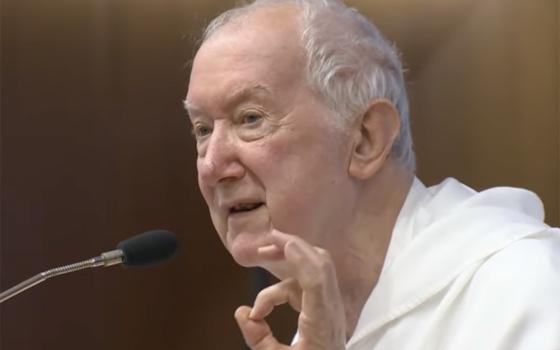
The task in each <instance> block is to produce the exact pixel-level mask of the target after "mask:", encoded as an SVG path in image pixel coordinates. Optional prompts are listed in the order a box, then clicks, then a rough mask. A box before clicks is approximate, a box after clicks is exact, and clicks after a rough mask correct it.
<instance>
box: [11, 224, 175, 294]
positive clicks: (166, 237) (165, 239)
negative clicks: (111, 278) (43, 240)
mask: <svg viewBox="0 0 560 350" xmlns="http://www.w3.org/2000/svg"><path fill="white" fill-rule="evenodd" d="M176 250H177V239H176V238H175V234H173V233H172V232H170V231H166V230H151V231H147V232H144V233H141V234H139V235H136V236H133V237H131V238H128V239H126V240H124V241H122V242H120V243H119V244H118V245H117V249H115V250H110V251H108V252H105V253H101V255H99V256H96V257H93V258H91V259H88V260H84V261H80V262H77V263H75V264H70V265H65V266H61V267H57V268H54V269H50V270H47V271H45V272H41V273H39V274H37V275H35V276H33V277H31V278H29V279H27V280H25V281H23V282H21V283H19V284H17V285H15V286H13V287H12V288H10V289H8V290H6V291H4V292H2V293H0V303H3V302H4V301H6V300H8V299H10V298H12V297H14V296H16V295H18V294H19V293H21V292H23V291H25V290H27V289H29V288H31V287H34V286H36V285H38V284H39V283H41V282H44V281H46V280H47V279H49V278H52V277H55V276H60V275H64V274H67V273H70V272H75V271H80V270H85V269H90V268H94V267H100V266H103V267H108V266H113V265H118V264H123V265H125V266H145V265H151V264H155V263H158V262H160V261H163V260H166V259H168V258H170V257H171V256H172V255H173V254H174V253H175V251H176Z"/></svg>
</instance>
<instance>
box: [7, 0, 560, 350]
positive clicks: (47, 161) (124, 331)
mask: <svg viewBox="0 0 560 350" xmlns="http://www.w3.org/2000/svg"><path fill="white" fill-rule="evenodd" d="M233 2H234V1H218V0H213V1H208V0H206V1H202V0H201V1H187V0H159V1H153V0H122V1H110V0H84V1H75V0H52V1H48V2H46V1H42V0H19V1H18V0H11V1H3V2H2V13H1V15H2V28H1V29H2V43H1V45H2V50H1V64H2V73H1V83H2V85H1V87H2V90H1V94H2V95H1V104H2V106H1V107H2V109H1V113H2V114H1V118H2V119H1V128H0V132H1V136H2V137H1V148H0V151H1V177H0V185H1V188H0V191H1V192H0V193H1V206H0V210H1V216H0V220H1V221H0V225H1V226H0V228H1V232H0V289H5V288H7V287H9V286H10V285H13V284H14V283H17V282H18V281H20V280H21V279H23V278H25V277H28V276H30V275H32V274H34V273H37V272H38V271H41V270H44V269H46V268H49V267H52V266H56V265H60V264H65V263H68V262H73V261H75V260H79V259H81V258H84V257H89V256H91V255H94V254H97V253H98V252H100V251H102V250H105V249H108V248H112V247H113V245H114V244H115V243H116V242H118V241H119V240H121V239H123V238H125V237H127V236H129V235H132V234H134V233H137V232H141V231H143V230H147V229H150V228H154V227H163V228H168V229H171V230H173V231H176V232H177V233H178V234H179V238H180V239H181V241H182V251H181V252H180V254H179V255H178V256H177V258H176V259H174V260H173V261H172V262H170V263H169V264H166V265H162V266H159V267H154V268H151V269H146V270H144V271H141V270H137V271H126V270H123V269H119V268H116V269H112V270H110V271H104V272H102V271H95V272H93V271H90V272H83V273H80V274H76V275H75V276H68V277H66V278H63V279H60V280H54V281H51V282H48V283H47V284H45V285H42V286H39V287H37V288H36V289H35V290H33V291H30V292H27V293H25V294H23V295H21V296H19V297H17V298H16V299H14V300H12V301H10V302H9V303H6V304H2V306H1V307H0V348H1V349H2V350H35V349H74V348H76V347H79V348H81V349H84V350H86V349H92V350H93V349H140V350H141V349H154V348H155V349H168V350H173V349H241V348H242V347H243V345H242V344H243V342H242V339H241V336H240V335H239V333H238V331H237V327H236V325H235V322H234V321H233V317H232V313H233V311H234V309H235V307H236V306H237V305H238V304H239V303H240V302H242V301H243V302H248V301H249V300H250V297H249V294H250V293H249V289H250V281H249V280H250V279H249V275H248V273H247V272H246V271H245V270H243V269H241V268H239V267H237V266H236V265H235V264H234V263H233V262H232V261H231V258H230V257H229V256H228V255H227V254H226V252H225V251H224V249H223V248H222V247H221V245H220V243H219V241H218V239H217V237H215V234H214V232H213V229H212V227H211V225H210V222H209V219H208V216H207V214H206V208H205V206H204V204H203V203H202V200H201V197H200V196H199V194H198V190H197V187H196V181H195V172H194V169H193V166H194V157H195V151H194V147H193V143H192V141H191V140H190V139H189V133H188V124H187V122H186V120H185V115H184V113H183V111H182V107H181V99H182V98H183V96H184V94H185V89H186V82H185V80H186V77H187V74H188V72H187V70H186V69H185V68H184V64H185V61H187V60H188V58H189V57H190V55H191V53H192V48H191V47H190V44H191V42H192V41H193V38H195V37H196V36H197V35H198V33H199V31H200V28H201V26H202V25H203V24H204V23H206V22H207V20H208V18H210V17H211V16H212V15H213V14H216V13H217V12H219V11H220V10H221V9H224V8H226V7H228V6H230V5H231V4H232V3H233ZM350 3H351V4H353V5H355V6H356V7H358V8H359V9H360V10H362V11H363V12H364V13H366V14H367V15H368V16H370V17H371V18H372V19H374V20H375V21H376V22H377V23H378V25H379V27H380V28H381V29H382V31H383V32H384V33H385V34H386V35H387V36H388V37H389V38H390V39H391V40H393V41H395V42H396V43H397V44H398V46H399V47H400V49H401V50H402V52H403V59H404V61H405V62H406V65H407V67H408V69H409V72H408V75H407V76H408V81H409V91H410V96H411V105H412V118H413V133H414V138H415V142H416V150H417V154H418V163H419V175H420V177H421V178H422V179H423V180H424V181H425V182H426V183H427V184H433V183H435V182H437V181H440V180H441V179H443V178H445V177H447V176H454V177H457V178H459V179H460V180H462V181H464V182H466V183H468V184H470V185H472V186H474V187H475V188H478V189H482V188H487V187H489V186H495V185H514V186H523V187H527V188H530V189H532V190H534V191H536V192H537V193H538V194H539V195H540V196H541V197H542V198H543V200H544V203H545V206H546V209H547V213H548V215H547V220H548V222H549V223H551V224H555V225H558V224H559V223H560V141H559V140H560V114H559V100H560V89H559V81H560V67H559V66H560V62H559V56H560V55H559V33H558V30H559V23H558V19H559V16H560V14H559V8H558V2H557V1H555V0H532V1H526V0H455V1H449V0H430V1H427V0H426V1H410V0H377V1H365V0H364V1H350ZM284 311H286V310H284ZM288 314H289V313H288V312H282V313H281V314H275V315H274V316H273V322H274V323H275V325H276V326H277V327H282V333H283V337H284V338H287V337H288V336H289V334H290V332H291V330H292V328H293V324H292V325H289V324H288V322H287V321H286V320H287V319H289V318H291V319H292V320H293V315H291V316H290V315H288Z"/></svg>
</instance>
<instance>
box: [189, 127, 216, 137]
mask: <svg viewBox="0 0 560 350" xmlns="http://www.w3.org/2000/svg"><path fill="white" fill-rule="evenodd" d="M211 132H212V128H211V127H209V126H208V125H206V124H195V125H194V126H193V128H192V133H193V135H194V137H195V138H197V139H200V138H203V137H204V136H207V135H209V134H210V133H211Z"/></svg>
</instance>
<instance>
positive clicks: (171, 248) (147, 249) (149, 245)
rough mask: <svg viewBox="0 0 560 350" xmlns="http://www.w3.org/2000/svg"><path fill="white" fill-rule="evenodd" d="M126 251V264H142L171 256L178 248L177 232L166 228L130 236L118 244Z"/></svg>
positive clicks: (118, 246)
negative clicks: (174, 232)
mask: <svg viewBox="0 0 560 350" xmlns="http://www.w3.org/2000/svg"><path fill="white" fill-rule="evenodd" d="M117 249H120V250H122V251H123V253H124V259H123V264H124V265H125V266H142V265H149V264H154V263H158V262H160V261H163V260H165V259H168V258H170V257H171V256H172V255H173V254H174V253H175V250H177V239H176V238H175V234H173V233H172V232H169V231H166V230H151V231H147V232H144V233H141V234H139V235H136V236H134V237H130V238H128V239H126V240H124V241H122V242H120V243H119V244H118V245H117Z"/></svg>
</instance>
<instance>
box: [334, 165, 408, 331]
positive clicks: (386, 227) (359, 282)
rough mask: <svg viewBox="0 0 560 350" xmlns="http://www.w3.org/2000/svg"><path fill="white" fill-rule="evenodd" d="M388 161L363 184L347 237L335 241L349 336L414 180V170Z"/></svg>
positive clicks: (381, 265)
mask: <svg viewBox="0 0 560 350" xmlns="http://www.w3.org/2000/svg"><path fill="white" fill-rule="evenodd" d="M388 163H390V164H387V165H386V166H385V167H384V168H383V169H382V170H381V171H380V172H379V173H378V174H376V176H375V178H373V179H371V180H370V181H368V182H367V183H362V184H360V188H359V189H358V191H357V192H358V193H359V198H358V200H357V205H356V207H355V211H354V214H355V215H354V217H353V221H352V224H351V225H350V226H349V227H348V230H346V232H344V233H343V234H344V236H343V237H344V239H343V240H340V239H338V240H337V242H334V244H336V245H337V246H338V247H337V249H331V252H341V253H340V254H339V255H334V256H333V259H334V262H335V266H336V271H337V276H338V283H339V287H340V290H341V294H342V296H343V302H344V306H345V311H346V330H347V337H348V338H350V337H351V335H352V334H353V333H354V330H355V328H356V325H357V323H358V319H359V316H360V313H361V311H362V309H363V307H364V305H365V303H366V301H367V299H368V297H369V295H370V294H371V292H372V290H373V288H374V287H375V285H376V284H377V281H378V279H379V276H380V274H381V269H382V268H383V263H384V261H385V255H386V253H387V249H388V248H389V243H390V241H391V235H392V232H393V228H394V227H395V223H396V221H397V217H398V215H399V212H400V210H401V208H402V206H403V205H404V201H405V199H406V196H407V194H408V192H409V190H410V187H411V184H412V180H413V179H414V175H413V174H412V173H410V172H408V171H406V170H403V168H402V167H400V166H398V165H396V164H393V162H388ZM340 237H341V236H339V237H338V238H340ZM341 244H343V245H344V246H342V247H341V246H340V245H341ZM341 248H343V249H341Z"/></svg>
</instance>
